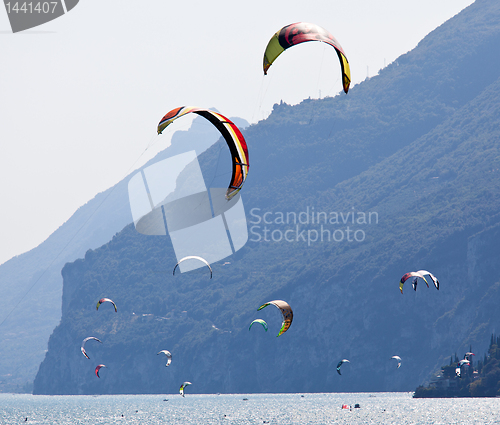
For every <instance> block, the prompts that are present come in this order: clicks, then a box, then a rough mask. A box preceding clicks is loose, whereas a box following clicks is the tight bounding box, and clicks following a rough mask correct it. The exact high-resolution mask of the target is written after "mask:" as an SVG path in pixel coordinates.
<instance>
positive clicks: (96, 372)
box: [95, 364, 107, 378]
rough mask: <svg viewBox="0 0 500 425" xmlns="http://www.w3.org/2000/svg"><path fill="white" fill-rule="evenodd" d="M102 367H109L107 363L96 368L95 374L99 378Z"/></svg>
mask: <svg viewBox="0 0 500 425" xmlns="http://www.w3.org/2000/svg"><path fill="white" fill-rule="evenodd" d="M102 367H107V366H106V365H105V364H100V365H98V366H97V367H96V368H95V374H96V376H97V377H98V378H100V376H99V371H100V370H101V368H102Z"/></svg>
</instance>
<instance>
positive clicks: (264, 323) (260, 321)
mask: <svg viewBox="0 0 500 425" xmlns="http://www.w3.org/2000/svg"><path fill="white" fill-rule="evenodd" d="M254 323H260V324H261V325H262V327H263V328H264V329H265V330H266V332H267V323H266V322H265V320H262V319H255V320H254V321H253V322H252V323H250V327H249V328H248V330H250V329H252V325H253V324H254Z"/></svg>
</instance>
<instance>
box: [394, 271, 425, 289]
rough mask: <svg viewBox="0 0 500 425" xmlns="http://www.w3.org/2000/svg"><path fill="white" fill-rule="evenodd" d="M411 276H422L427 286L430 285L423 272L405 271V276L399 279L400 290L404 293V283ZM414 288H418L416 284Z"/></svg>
mask: <svg viewBox="0 0 500 425" xmlns="http://www.w3.org/2000/svg"><path fill="white" fill-rule="evenodd" d="M410 277H420V278H422V279H424V282H425V283H426V284H427V287H429V284H428V283H427V281H426V280H425V277H424V275H423V274H422V273H420V272H409V273H405V274H404V275H403V277H402V278H401V280H400V281H399V290H400V291H401V293H403V285H404V283H405V282H406V281H407V280H408V279H409V278H410ZM414 288H416V285H415V284H414Z"/></svg>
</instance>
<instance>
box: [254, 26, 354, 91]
mask: <svg viewBox="0 0 500 425" xmlns="http://www.w3.org/2000/svg"><path fill="white" fill-rule="evenodd" d="M306 41H322V42H323V43H327V44H329V45H330V46H332V47H333V48H334V49H335V51H336V52H337V55H338V57H339V60H340V67H341V70H342V86H343V88H344V92H345V93H346V94H347V92H348V91H349V85H350V84H351V71H350V69H349V62H348V61H347V57H346V55H345V53H344V50H343V49H342V46H341V45H340V43H339V42H338V41H337V40H336V39H335V38H334V37H333V35H331V34H330V33H329V32H328V31H327V30H325V29H324V28H321V27H320V26H318V25H315V24H308V23H306V22H297V23H295V24H290V25H287V26H285V27H283V28H281V29H280V30H279V31H278V32H277V33H276V34H274V35H273V36H272V37H271V40H269V43H268V44H267V47H266V51H265V52H264V63H263V67H264V75H267V70H268V69H269V67H270V66H271V65H272V64H273V62H274V61H275V60H276V58H277V57H278V56H279V55H281V53H283V52H284V51H285V50H286V49H288V48H290V47H292V46H295V45H297V44H300V43H304V42H306Z"/></svg>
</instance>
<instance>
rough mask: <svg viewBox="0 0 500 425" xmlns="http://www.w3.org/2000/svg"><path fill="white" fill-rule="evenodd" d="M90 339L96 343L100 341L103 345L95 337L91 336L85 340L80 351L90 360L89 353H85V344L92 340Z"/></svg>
mask: <svg viewBox="0 0 500 425" xmlns="http://www.w3.org/2000/svg"><path fill="white" fill-rule="evenodd" d="M90 339H94V340H96V341H98V342H100V343H101V344H102V341H101V340H100V339H97V338H96V337H95V336H89V337H87V338H85V339H84V340H83V341H82V346H81V347H80V350H81V352H82V354H83V355H84V356H85V357H87V359H90V357H89V356H87V352H86V351H85V343H86V342H87V341H88V340H90Z"/></svg>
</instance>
